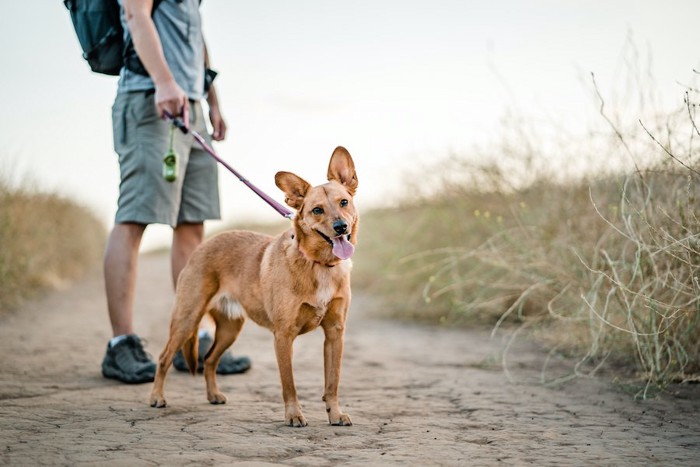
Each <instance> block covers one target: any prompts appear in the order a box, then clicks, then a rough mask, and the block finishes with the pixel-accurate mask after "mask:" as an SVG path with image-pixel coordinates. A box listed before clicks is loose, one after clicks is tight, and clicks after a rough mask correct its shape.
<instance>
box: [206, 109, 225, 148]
mask: <svg viewBox="0 0 700 467" xmlns="http://www.w3.org/2000/svg"><path fill="white" fill-rule="evenodd" d="M209 121H210V122H211V126H212V129H213V130H214V132H213V133H212V135H211V137H212V139H214V141H223V140H224V138H226V122H225V121H224V118H223V117H222V116H221V111H220V110H219V107H218V106H214V107H211V106H210V107H209Z"/></svg>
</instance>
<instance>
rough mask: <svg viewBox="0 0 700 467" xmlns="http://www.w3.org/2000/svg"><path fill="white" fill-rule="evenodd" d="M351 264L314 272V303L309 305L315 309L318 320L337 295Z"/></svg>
mask: <svg viewBox="0 0 700 467" xmlns="http://www.w3.org/2000/svg"><path fill="white" fill-rule="evenodd" d="M351 264H352V263H350V261H349V260H348V261H343V262H342V263H340V264H339V265H338V266H336V267H333V268H322V269H321V268H319V269H317V270H316V271H315V278H314V279H315V280H314V284H315V286H316V290H315V293H314V298H315V303H311V305H313V306H314V308H316V312H317V315H319V317H320V318H323V315H324V314H325V313H326V310H328V305H329V304H330V303H331V300H333V299H334V298H335V297H336V296H337V295H338V291H339V288H340V284H341V282H342V280H343V278H344V277H345V276H346V275H347V273H348V272H349V268H350V267H351Z"/></svg>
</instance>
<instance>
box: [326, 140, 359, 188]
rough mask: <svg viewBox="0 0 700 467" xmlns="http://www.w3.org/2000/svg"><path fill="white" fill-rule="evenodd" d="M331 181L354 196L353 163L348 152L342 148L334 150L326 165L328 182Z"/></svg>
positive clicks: (355, 175)
mask: <svg viewBox="0 0 700 467" xmlns="http://www.w3.org/2000/svg"><path fill="white" fill-rule="evenodd" d="M331 180H335V181H336V182H338V183H340V184H341V185H343V186H344V187H345V188H346V189H347V190H348V192H349V193H350V194H351V195H354V194H355V190H357V174H356V173H355V163H354V162H353V161H352V157H350V153H349V152H348V150H347V149H345V148H344V147H342V146H338V147H337V148H335V151H333V155H332V156H331V162H330V164H328V181H331Z"/></svg>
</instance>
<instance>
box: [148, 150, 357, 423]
mask: <svg viewBox="0 0 700 467" xmlns="http://www.w3.org/2000/svg"><path fill="white" fill-rule="evenodd" d="M275 183H276V184H277V186H278V187H279V188H280V189H281V190H282V191H284V193H285V195H286V199H285V201H286V202H287V204H288V205H289V206H291V207H292V208H294V209H295V210H296V211H297V212H296V216H295V218H294V221H293V228H292V229H290V230H289V231H287V232H285V233H283V234H280V235H278V236H276V237H270V236H267V235H263V234H259V233H253V232H243V231H232V232H226V233H222V234H219V235H216V236H215V237H213V238H211V239H210V240H208V241H206V242H205V243H203V244H202V245H201V246H200V247H199V248H197V250H195V252H194V253H193V254H192V257H191V258H190V260H189V262H188V263H187V266H185V268H184V269H183V271H182V273H181V274H180V277H179V279H178V283H177V293H176V302H175V308H174V310H173V315H172V321H171V323H170V338H169V339H168V343H167V344H166V346H165V349H163V352H162V353H161V354H160V358H159V359H158V369H157V371H156V377H155V382H154V383H153V391H152V392H151V406H153V407H164V406H165V405H166V402H165V398H164V395H163V385H164V383H165V377H166V374H167V372H168V369H169V368H170V364H171V363H172V359H173V356H174V355H175V353H176V352H177V351H178V349H180V348H182V350H183V354H184V356H185V360H187V363H188V365H189V368H190V371H191V372H192V373H193V374H194V371H195V369H196V368H197V347H198V345H197V333H198V327H199V323H200V321H201V320H202V318H203V317H204V315H205V314H206V313H209V314H210V315H211V317H212V318H213V320H214V322H215V323H216V333H215V339H214V344H213V346H212V348H211V350H209V352H208V354H207V355H206V357H205V359H204V377H205V379H206V382H207V399H209V402H211V403H212V404H223V403H225V402H226V396H224V395H223V394H222V393H221V391H219V387H218V386H217V384H216V367H217V366H218V364H219V359H220V358H221V355H222V354H223V352H224V351H225V350H226V349H227V348H228V347H229V346H230V345H231V344H233V342H234V341H235V340H236V337H238V334H239V332H240V330H241V327H242V326H243V322H244V321H245V318H246V316H247V317H249V318H250V319H252V320H253V321H255V322H256V323H257V324H259V325H260V326H264V327H266V328H268V329H269V330H270V331H272V333H273V334H274V341H275V353H276V355H277V364H278V367H279V371H280V378H281V380H282V397H283V399H284V407H285V410H284V412H285V415H284V417H285V422H286V424H287V425H290V426H306V419H305V418H304V415H303V414H302V412H301V406H300V405H299V400H298V399H297V391H296V387H295V385H294V375H293V374H292V343H293V342H294V339H295V338H296V337H297V336H298V335H300V334H304V333H306V332H309V331H311V330H313V329H315V328H317V327H318V326H319V325H320V326H321V327H322V328H323V331H324V333H325V342H324V345H323V358H324V370H325V391H324V395H323V400H324V401H325V403H326V412H327V413H328V421H329V422H330V423H331V424H332V425H352V422H351V421H350V417H349V416H348V415H347V414H345V413H343V412H342V411H341V409H340V405H339V404H338V382H339V379H340V362H341V359H342V355H343V333H344V331H345V320H346V317H347V314H348V307H349V306H350V269H351V267H352V262H351V260H350V259H349V258H350V256H352V253H353V251H354V244H355V243H356V242H357V230H358V221H359V217H358V214H357V211H356V210H355V206H354V204H353V198H352V197H353V195H354V194H355V190H356V188H357V176H356V174H355V165H354V163H353V161H352V158H351V157H350V154H349V153H348V152H347V150H345V148H342V147H338V148H336V149H335V151H334V152H333V155H332V156H331V161H330V164H329V166H328V183H326V184H324V185H320V186H316V187H312V186H311V185H309V184H308V183H307V182H306V181H304V180H303V179H301V178H300V177H298V176H296V175H294V174H292V173H289V172H278V173H277V175H276V176H275Z"/></svg>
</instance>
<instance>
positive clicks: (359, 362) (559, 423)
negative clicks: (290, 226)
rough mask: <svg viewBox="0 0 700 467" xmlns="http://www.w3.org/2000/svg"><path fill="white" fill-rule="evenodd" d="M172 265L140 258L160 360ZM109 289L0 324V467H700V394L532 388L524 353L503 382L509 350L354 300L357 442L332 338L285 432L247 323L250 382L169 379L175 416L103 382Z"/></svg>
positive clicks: (43, 305)
mask: <svg viewBox="0 0 700 467" xmlns="http://www.w3.org/2000/svg"><path fill="white" fill-rule="evenodd" d="M167 268H168V261H167V259H166V258H165V257H163V256H145V257H143V258H142V267H141V272H140V277H139V288H138V291H137V295H138V297H137V307H136V308H137V310H138V311H137V326H138V329H139V330H140V332H141V334H142V335H143V336H144V337H145V338H146V339H147V340H148V342H149V344H148V349H149V351H150V352H151V353H152V354H154V355H157V354H158V353H159V352H160V350H161V347H162V346H163V345H164V343H165V340H166V337H167V336H166V332H167V324H168V321H169V309H170V305H171V300H172V298H171V292H170V289H169V282H168V281H169V279H168V269H167ZM102 290H103V289H102V279H101V277H100V274H99V273H96V274H94V277H92V278H90V279H88V280H85V281H83V282H81V283H80V284H77V285H75V286H73V287H72V288H70V289H68V290H64V291H61V292H56V293H52V294H51V295H49V296H47V297H45V298H44V299H41V300H38V301H35V302H32V303H29V304H28V305H27V306H25V307H24V309H23V310H21V311H20V312H17V313H13V314H10V315H9V316H2V317H0V357H1V358H0V463H2V464H4V465H41V464H51V465H80V464H90V465H94V464H107V463H108V464H110V465H128V466H130V467H133V466H140V465H185V464H189V465H193V464H194V465H265V464H267V465H278V464H283V465H311V466H316V465H318V466H325V465H336V464H361V465H378V464H400V465H404V464H413V465H420V464H428V465H492V464H497V463H499V462H502V463H505V464H507V465H513V464H515V465H522V464H534V465H571V464H573V465H646V464H659V465H698V464H699V463H700V421H699V418H700V417H699V416H698V415H699V413H700V412H699V411H698V409H700V385H694V386H685V387H681V388H677V389H678V391H679V392H678V393H677V394H675V395H673V396H671V395H665V396H663V397H661V398H659V399H655V400H650V401H645V402H635V401H633V400H632V398H631V397H630V395H629V394H625V393H623V392H620V391H618V390H616V389H615V388H614V387H613V386H612V385H611V384H610V383H608V382H607V381H606V380H603V379H601V380H593V379H578V380H575V381H574V382H572V383H568V384H567V385H565V386H560V387H557V388H549V387H545V386H543V385H541V384H539V383H538V381H539V378H540V369H541V364H542V361H543V358H544V354H543V353H542V352H541V351H540V350H539V349H538V348H537V346H536V345H534V344H532V343H528V342H526V341H524V342H519V343H517V344H516V345H515V347H513V348H512V349H511V351H510V353H509V355H510V356H509V360H508V362H509V365H508V368H509V370H510V373H511V377H512V378H511V379H512V380H510V379H509V378H507V376H506V374H505V373H504V371H503V369H502V368H501V366H500V356H499V355H500V352H501V350H502V349H503V340H502V339H501V338H496V339H490V338H489V336H488V334H487V333H485V332H483V331H473V332H472V331H463V330H461V331H452V330H446V329H436V328H423V327H419V326H411V325H405V324H396V323H391V322H383V321H379V320H374V319H372V318H371V311H372V304H371V302H370V301H369V300H368V299H367V298H366V297H362V296H357V294H356V297H355V302H354V304H353V310H352V315H353V316H352V318H351V319H350V322H349V326H348V331H347V337H346V353H345V360H344V362H343V376H342V380H341V403H342V404H343V405H344V407H345V409H346V410H347V411H348V413H349V414H350V415H351V416H352V420H353V422H354V425H353V426H352V427H332V426H329V425H328V424H327V420H326V415H325V411H324V406H323V403H322V402H321V400H320V396H321V393H322V388H323V380H322V333H321V332H320V331H316V332H314V333H311V334H309V335H305V336H301V337H300V338H299V339H298V340H297V342H296V345H295V352H296V353H295V373H296V380H297V384H298V388H299V395H300V399H301V402H302V404H303V406H304V410H305V414H306V417H307V419H308V421H309V426H308V427H306V428H289V427H286V426H284V425H283V424H282V420H283V407H282V403H281V395H280V385H279V378H278V373H277V368H276V364H275V359H274V352H273V348H272V336H271V334H269V332H268V331H266V330H264V329H261V328H258V327H257V326H256V325H255V324H254V323H247V325H246V328H245V329H244V330H243V334H242V336H241V338H240V339H239V341H238V342H237V343H236V344H235V345H234V347H233V350H234V351H235V353H239V354H247V355H249V356H251V357H252V358H253V360H254V367H253V369H252V370H251V371H250V372H249V373H247V374H245V375H236V376H227V377H221V378H220V380H219V381H220V385H221V387H222V390H223V391H224V392H225V393H226V394H227V395H228V397H229V402H228V404H226V405H223V406H214V405H210V404H209V403H208V402H207V400H206V395H205V391H204V379H203V378H202V377H201V376H198V377H192V376H190V375H189V374H185V373H179V372H171V374H170V375H169V378H168V384H167V386H166V397H167V398H168V402H169V404H170V405H169V407H168V408H165V409H154V408H151V407H149V406H148V402H147V401H148V395H149V392H150V384H145V385H135V386H129V385H122V384H119V383H116V382H114V381H110V380H106V379H103V378H102V376H101V374H100V363H101V360H102V356H103V352H104V348H105V345H106V342H107V339H108V338H109V337H110V336H109V332H108V327H109V326H108V320H107V315H106V311H105V307H104V299H103V291H102Z"/></svg>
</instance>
